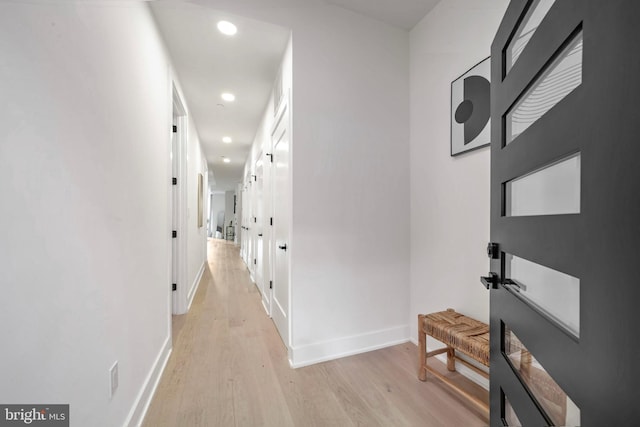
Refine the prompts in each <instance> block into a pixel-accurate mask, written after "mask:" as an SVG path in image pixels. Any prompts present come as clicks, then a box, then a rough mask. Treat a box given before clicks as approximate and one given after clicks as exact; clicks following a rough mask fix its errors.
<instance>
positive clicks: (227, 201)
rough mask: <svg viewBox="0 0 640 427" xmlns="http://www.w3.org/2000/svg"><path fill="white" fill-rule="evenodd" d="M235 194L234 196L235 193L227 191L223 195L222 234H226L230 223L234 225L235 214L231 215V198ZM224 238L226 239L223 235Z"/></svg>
mask: <svg viewBox="0 0 640 427" xmlns="http://www.w3.org/2000/svg"><path fill="white" fill-rule="evenodd" d="M235 194H236V192H235V191H227V192H225V193H224V227H225V228H224V231H223V233H226V232H227V226H228V225H229V223H230V222H231V221H233V224H234V225H235V223H236V220H235V214H234V213H233V205H234V203H233V198H234V196H235ZM225 238H226V234H225Z"/></svg>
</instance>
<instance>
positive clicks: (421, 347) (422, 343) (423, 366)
mask: <svg viewBox="0 0 640 427" xmlns="http://www.w3.org/2000/svg"><path fill="white" fill-rule="evenodd" d="M423 319H424V315H422V314H418V355H419V356H418V364H419V365H418V379H419V380H420V381H426V380H427V334H426V333H425V332H424V330H423V329H422V325H423V323H424V322H423Z"/></svg>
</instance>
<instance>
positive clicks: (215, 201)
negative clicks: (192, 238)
mask: <svg viewBox="0 0 640 427" xmlns="http://www.w3.org/2000/svg"><path fill="white" fill-rule="evenodd" d="M232 203H233V202H232ZM211 206H212V208H211V211H212V213H213V224H212V227H211V229H212V231H213V236H214V237H215V235H216V227H217V226H218V213H219V212H226V209H227V208H226V195H225V193H224V192H223V191H215V192H214V193H213V197H211ZM231 209H233V207H232V208H231ZM224 221H225V222H227V219H226V213H225V220H224ZM223 233H224V230H223Z"/></svg>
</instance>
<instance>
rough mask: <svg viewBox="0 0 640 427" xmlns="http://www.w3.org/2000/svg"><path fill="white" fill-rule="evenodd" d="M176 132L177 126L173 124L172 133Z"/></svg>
mask: <svg viewBox="0 0 640 427" xmlns="http://www.w3.org/2000/svg"><path fill="white" fill-rule="evenodd" d="M176 132H178V126H176V125H173V133H176Z"/></svg>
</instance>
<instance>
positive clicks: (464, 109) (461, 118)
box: [455, 99, 473, 123]
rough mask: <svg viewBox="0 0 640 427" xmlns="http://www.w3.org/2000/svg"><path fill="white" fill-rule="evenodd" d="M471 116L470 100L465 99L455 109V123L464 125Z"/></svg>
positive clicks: (471, 104) (471, 103)
mask: <svg viewBox="0 0 640 427" xmlns="http://www.w3.org/2000/svg"><path fill="white" fill-rule="evenodd" d="M471 114H473V102H471V100H470V99H465V100H464V101H462V102H461V103H460V105H458V108H457V109H456V115H455V118H456V122H458V123H465V122H466V121H467V120H469V118H470V117H471Z"/></svg>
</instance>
